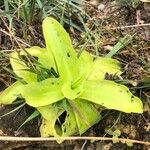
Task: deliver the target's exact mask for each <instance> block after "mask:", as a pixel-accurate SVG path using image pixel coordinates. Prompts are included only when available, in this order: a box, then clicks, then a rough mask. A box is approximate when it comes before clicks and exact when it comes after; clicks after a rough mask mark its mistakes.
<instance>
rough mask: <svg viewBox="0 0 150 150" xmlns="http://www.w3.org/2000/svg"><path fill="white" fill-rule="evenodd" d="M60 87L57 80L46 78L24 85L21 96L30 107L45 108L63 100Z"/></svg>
mask: <svg viewBox="0 0 150 150" xmlns="http://www.w3.org/2000/svg"><path fill="white" fill-rule="evenodd" d="M61 86H62V85H61V82H60V81H59V79H58V78H48V79H45V80H43V81H40V82H32V83H29V84H26V85H25V86H24V87H23V90H22V93H21V95H22V97H23V98H25V100H26V103H27V104H28V105H30V106H33V107H40V106H45V105H49V104H52V103H55V102H57V101H59V100H61V99H63V98H64V96H63V94H62V92H61Z"/></svg>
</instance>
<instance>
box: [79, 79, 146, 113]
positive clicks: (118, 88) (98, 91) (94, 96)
mask: <svg viewBox="0 0 150 150" xmlns="http://www.w3.org/2000/svg"><path fill="white" fill-rule="evenodd" d="M80 98H82V99H85V100H89V101H91V102H94V103H96V104H99V105H102V106H105V107H106V108H108V109H115V110H119V111H123V112H126V113H131V112H133V113H142V112H143V104H142V102H141V100H140V99H139V98H138V97H136V96H133V95H132V93H131V92H130V91H129V89H128V88H127V87H126V86H124V85H120V84H117V83H115V82H113V81H108V80H102V81H86V82H85V84H84V91H83V93H82V94H81V95H80Z"/></svg>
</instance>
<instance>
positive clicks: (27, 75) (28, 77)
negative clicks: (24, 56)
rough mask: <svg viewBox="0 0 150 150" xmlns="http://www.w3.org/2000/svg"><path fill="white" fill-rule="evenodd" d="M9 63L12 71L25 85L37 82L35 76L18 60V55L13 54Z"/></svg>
mask: <svg viewBox="0 0 150 150" xmlns="http://www.w3.org/2000/svg"><path fill="white" fill-rule="evenodd" d="M10 63H11V66H12V68H13V71H14V72H15V73H16V74H17V75H18V76H19V77H21V78H23V79H24V80H25V81H26V82H27V83H29V82H33V81H36V80H37V75H36V74H35V73H33V72H31V71H27V70H29V69H30V68H29V67H27V66H26V64H25V63H24V62H23V61H22V60H21V59H20V58H19V53H17V52H13V53H11V56H10Z"/></svg>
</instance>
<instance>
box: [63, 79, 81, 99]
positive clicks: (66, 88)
mask: <svg viewBox="0 0 150 150" xmlns="http://www.w3.org/2000/svg"><path fill="white" fill-rule="evenodd" d="M61 91H62V93H63V94H64V97H65V98H68V99H75V98H77V97H78V96H79V95H81V93H82V91H83V85H82V84H80V85H79V86H77V87H76V88H74V89H73V88H72V87H71V83H70V82H66V83H64V84H63V86H62V89H61Z"/></svg>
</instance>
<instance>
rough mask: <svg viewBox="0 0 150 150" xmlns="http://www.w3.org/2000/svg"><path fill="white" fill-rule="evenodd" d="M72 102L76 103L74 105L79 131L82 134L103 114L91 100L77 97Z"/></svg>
mask: <svg viewBox="0 0 150 150" xmlns="http://www.w3.org/2000/svg"><path fill="white" fill-rule="evenodd" d="M72 102H73V104H74V105H75V106H72V107H73V111H74V114H75V117H76V121H77V125H78V129H79V133H80V135H81V134H83V133H84V132H85V131H86V130H87V129H89V128H90V127H91V126H93V125H94V124H96V123H98V122H99V120H100V119H101V115H100V112H98V110H97V109H96V107H95V106H94V104H92V103H91V102H89V101H86V100H83V99H75V100H74V101H72Z"/></svg>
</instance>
